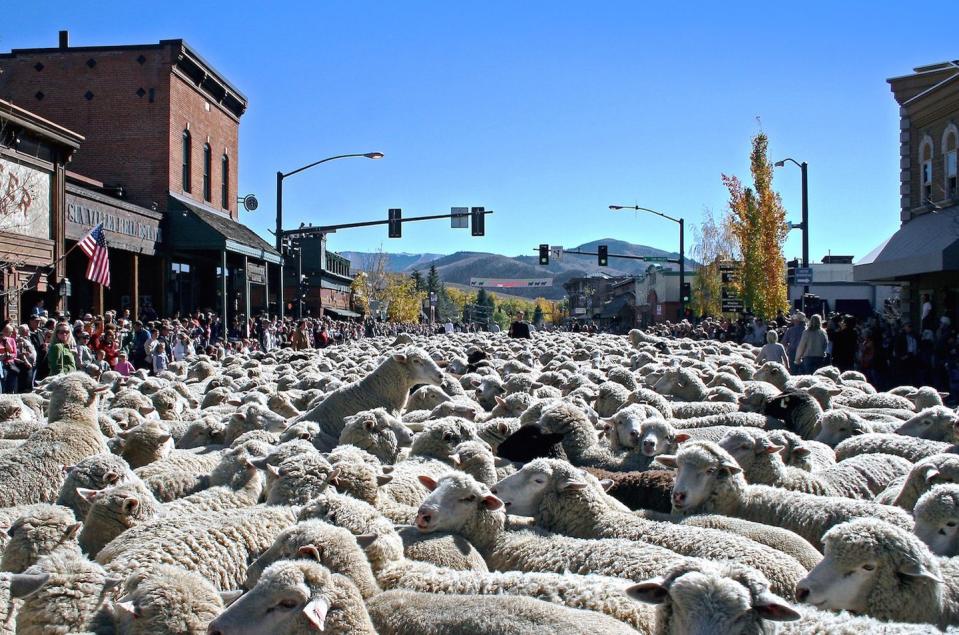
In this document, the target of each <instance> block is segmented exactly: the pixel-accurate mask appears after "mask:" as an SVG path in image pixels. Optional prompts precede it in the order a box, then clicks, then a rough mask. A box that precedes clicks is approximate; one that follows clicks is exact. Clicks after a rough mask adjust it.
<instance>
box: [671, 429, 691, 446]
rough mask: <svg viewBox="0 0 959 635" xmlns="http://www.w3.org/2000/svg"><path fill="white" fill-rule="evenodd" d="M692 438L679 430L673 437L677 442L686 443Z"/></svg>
mask: <svg viewBox="0 0 959 635" xmlns="http://www.w3.org/2000/svg"><path fill="white" fill-rule="evenodd" d="M691 438H692V437H690V436H689V435H688V434H686V433H685V432H677V433H676V435H675V436H674V437H673V441H675V442H676V443H684V442H686V441H689V440H690V439H691Z"/></svg>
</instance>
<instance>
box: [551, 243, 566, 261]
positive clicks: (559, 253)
mask: <svg viewBox="0 0 959 635" xmlns="http://www.w3.org/2000/svg"><path fill="white" fill-rule="evenodd" d="M549 251H550V255H551V256H552V257H553V258H555V259H556V260H561V259H562V258H563V246H562V245H551V246H550V248H549Z"/></svg>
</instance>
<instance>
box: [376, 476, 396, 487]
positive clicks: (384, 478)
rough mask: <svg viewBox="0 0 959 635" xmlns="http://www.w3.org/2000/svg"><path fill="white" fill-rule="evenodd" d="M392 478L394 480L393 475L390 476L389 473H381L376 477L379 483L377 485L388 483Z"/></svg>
mask: <svg viewBox="0 0 959 635" xmlns="http://www.w3.org/2000/svg"><path fill="white" fill-rule="evenodd" d="M392 480H393V477H392V476H390V475H389V474H380V475H379V476H377V477H376V484H377V485H386V484H387V483H389V482H390V481H392Z"/></svg>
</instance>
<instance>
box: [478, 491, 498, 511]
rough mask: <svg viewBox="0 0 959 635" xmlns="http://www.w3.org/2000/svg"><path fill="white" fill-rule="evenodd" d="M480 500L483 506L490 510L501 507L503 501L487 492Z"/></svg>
mask: <svg viewBox="0 0 959 635" xmlns="http://www.w3.org/2000/svg"><path fill="white" fill-rule="evenodd" d="M482 502H483V507H485V508H486V509H488V510H490V511H494V510H497V509H500V508H501V507H503V501H501V500H500V499H498V498H496V497H495V496H493V495H492V494H487V495H486V496H484V497H483V501H482Z"/></svg>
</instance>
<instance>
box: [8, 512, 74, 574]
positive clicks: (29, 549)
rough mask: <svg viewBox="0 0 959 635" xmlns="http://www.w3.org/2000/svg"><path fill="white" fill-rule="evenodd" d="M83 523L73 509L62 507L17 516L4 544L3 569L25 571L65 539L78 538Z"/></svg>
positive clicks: (17, 571) (65, 540)
mask: <svg viewBox="0 0 959 635" xmlns="http://www.w3.org/2000/svg"><path fill="white" fill-rule="evenodd" d="M81 526H82V524H81V523H78V522H76V521H75V519H74V517H73V514H72V513H70V512H67V511H62V510H60V509H59V508H51V509H50V510H48V511H41V512H38V513H34V514H29V515H27V516H23V517H21V518H18V519H17V520H16V521H14V523H13V524H12V525H11V526H10V528H9V529H7V535H8V536H9V537H10V541H9V542H8V543H7V546H6V547H5V548H4V551H3V560H2V561H0V570H2V571H9V572H11V573H23V571H24V570H26V569H27V568H28V567H30V566H32V565H34V564H36V562H37V559H38V558H39V557H40V556H45V555H47V554H49V553H51V552H52V551H53V550H54V549H55V548H57V547H58V546H59V545H61V544H63V543H70V542H75V541H76V539H77V535H78V534H79V533H80V527H81Z"/></svg>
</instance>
